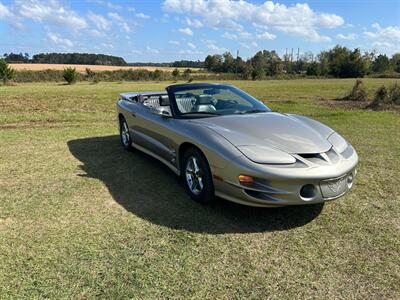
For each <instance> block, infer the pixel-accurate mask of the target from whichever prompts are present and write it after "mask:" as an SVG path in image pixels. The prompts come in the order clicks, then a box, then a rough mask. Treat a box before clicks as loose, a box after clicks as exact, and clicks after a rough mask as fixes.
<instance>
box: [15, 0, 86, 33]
mask: <svg viewBox="0 0 400 300" xmlns="http://www.w3.org/2000/svg"><path fill="white" fill-rule="evenodd" d="M15 4H16V11H18V12H19V14H20V15H21V16H22V17H24V18H27V19H32V20H34V21H36V22H48V23H52V24H54V25H57V26H60V27H65V26H67V27H69V28H71V29H73V30H79V29H83V28H86V27H87V22H86V20H85V19H84V18H83V17H81V16H79V15H78V14H77V13H76V12H75V11H73V10H71V9H68V8H65V7H64V6H62V5H61V3H59V2H58V1H57V0H48V1H38V0H16V1H15Z"/></svg>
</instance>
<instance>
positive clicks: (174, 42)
mask: <svg viewBox="0 0 400 300" xmlns="http://www.w3.org/2000/svg"><path fill="white" fill-rule="evenodd" d="M168 43H169V44H171V45H176V46H178V45H180V44H181V43H180V42H179V41H169V42H168Z"/></svg>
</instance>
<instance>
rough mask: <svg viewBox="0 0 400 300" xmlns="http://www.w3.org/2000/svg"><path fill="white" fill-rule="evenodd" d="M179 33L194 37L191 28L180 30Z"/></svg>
mask: <svg viewBox="0 0 400 300" xmlns="http://www.w3.org/2000/svg"><path fill="white" fill-rule="evenodd" d="M178 31H179V32H180V33H182V34H184V35H193V31H192V30H191V29H190V28H189V27H186V28H179V29H178Z"/></svg>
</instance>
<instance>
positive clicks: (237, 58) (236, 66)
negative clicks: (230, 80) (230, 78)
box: [235, 49, 239, 77]
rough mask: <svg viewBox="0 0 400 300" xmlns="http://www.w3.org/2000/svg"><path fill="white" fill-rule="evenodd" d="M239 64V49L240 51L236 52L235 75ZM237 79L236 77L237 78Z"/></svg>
mask: <svg viewBox="0 0 400 300" xmlns="http://www.w3.org/2000/svg"><path fill="white" fill-rule="evenodd" d="M238 63H239V49H238V50H236V64H235V74H237V69H238ZM235 77H236V76H235Z"/></svg>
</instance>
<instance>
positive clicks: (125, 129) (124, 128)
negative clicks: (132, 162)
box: [119, 117, 133, 151]
mask: <svg viewBox="0 0 400 300" xmlns="http://www.w3.org/2000/svg"><path fill="white" fill-rule="evenodd" d="M119 136H120V139H121V144H122V147H124V149H125V150H126V151H132V150H133V147H132V138H131V134H130V132H129V126H128V123H127V122H126V120H125V118H124V117H121V118H120V120H119Z"/></svg>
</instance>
